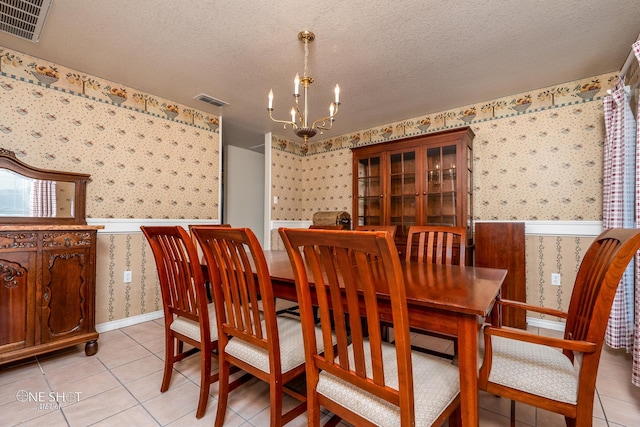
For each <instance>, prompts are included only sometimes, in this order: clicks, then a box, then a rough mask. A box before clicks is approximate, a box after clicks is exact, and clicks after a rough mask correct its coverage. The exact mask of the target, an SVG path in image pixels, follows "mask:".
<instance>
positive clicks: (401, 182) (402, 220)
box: [352, 127, 474, 252]
mask: <svg viewBox="0 0 640 427" xmlns="http://www.w3.org/2000/svg"><path fill="white" fill-rule="evenodd" d="M473 137H474V134H473V131H472V130H471V129H470V128H469V127H463V128H457V129H453V130H447V131H443V132H437V133H431V134H428V135H420V136H415V137H410V138H406V139H401V140H395V141H389V142H385V143H380V144H373V145H368V146H363V147H356V148H354V149H353V210H352V218H353V221H354V225H396V226H397V227H398V228H397V233H396V243H397V244H398V249H399V250H400V251H401V252H402V251H403V245H405V244H406V238H407V232H408V230H409V227H410V226H412V225H451V226H466V227H467V236H472V235H473V233H472V229H473ZM467 244H469V245H471V244H472V238H471V237H469V242H467Z"/></svg>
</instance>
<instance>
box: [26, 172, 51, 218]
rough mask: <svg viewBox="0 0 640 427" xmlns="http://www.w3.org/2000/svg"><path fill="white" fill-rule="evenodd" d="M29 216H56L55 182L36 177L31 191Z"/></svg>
mask: <svg viewBox="0 0 640 427" xmlns="http://www.w3.org/2000/svg"><path fill="white" fill-rule="evenodd" d="M29 206H30V208H31V216H33V217H40V218H52V217H55V216H56V213H57V212H56V210H57V206H56V182H55V181H43V180H40V179H36V180H34V181H33V186H32V191H31V202H30V204H29Z"/></svg>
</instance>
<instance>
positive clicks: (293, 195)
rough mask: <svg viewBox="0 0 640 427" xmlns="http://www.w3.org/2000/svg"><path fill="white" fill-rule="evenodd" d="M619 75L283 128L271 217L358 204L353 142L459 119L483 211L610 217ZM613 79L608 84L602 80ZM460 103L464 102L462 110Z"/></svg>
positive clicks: (478, 210) (482, 215)
mask: <svg viewBox="0 0 640 427" xmlns="http://www.w3.org/2000/svg"><path fill="white" fill-rule="evenodd" d="M613 77H615V74H607V75H602V76H596V77H593V78H588V79H584V80H580V81H575V82H570V83H566V84H562V85H559V86H556V87H552V88H544V89H540V90H538V91H532V92H531V93H527V94H518V95H514V96H511V97H505V98H500V99H496V100H491V101H487V102H485V103H480V104H476V105H468V106H464V107H461V108H460V109H457V110H455V111H447V112H441V113H436V114H432V115H429V116H424V117H418V118H413V119H410V120H405V121H402V122H397V123H391V124H388V125H383V126H380V127H377V128H372V129H367V130H365V131H360V132H355V133H353V134H349V135H342V136H338V137H335V138H332V139H326V140H320V141H316V142H313V143H311V144H310V145H309V147H308V148H307V149H306V150H305V147H302V146H301V145H300V144H299V143H298V142H295V141H289V140H286V139H285V138H283V137H281V136H274V137H273V141H272V172H273V176H272V192H273V196H278V198H279V200H278V204H272V206H271V208H272V218H271V219H272V220H310V219H311V216H312V215H313V213H314V212H316V211H319V210H346V211H348V212H351V150H350V148H351V147H352V146H361V145H369V144H372V143H377V142H382V141H386V140H393V139H401V138H404V137H407V136H414V135H419V134H428V133H431V132H436V131H440V130H444V129H451V128H455V127H459V126H466V125H468V126H470V127H471V128H472V129H473V131H474V133H475V135H476V136H475V139H474V217H475V219H484V220H492V219H496V220H500V219H502V220H578V221H579V220H601V219H602V208H601V200H602V194H601V183H602V149H603V141H604V124H603V118H602V116H603V114H602V100H601V97H602V96H603V95H604V93H605V91H606V89H608V88H609V87H610V86H611V81H612V79H613ZM601 82H604V83H601ZM458 110H459V111H458Z"/></svg>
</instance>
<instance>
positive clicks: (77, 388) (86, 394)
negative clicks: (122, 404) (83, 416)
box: [53, 371, 122, 407]
mask: <svg viewBox="0 0 640 427" xmlns="http://www.w3.org/2000/svg"><path fill="white" fill-rule="evenodd" d="M121 386H122V385H121V384H120V382H119V381H118V380H117V379H116V377H114V376H113V374H112V373H111V372H109V371H104V372H100V373H98V374H95V375H91V376H89V377H84V378H81V379H79V380H77V381H72V382H68V383H65V384H64V385H62V386H61V388H53V391H54V392H56V393H57V395H58V396H60V395H62V396H63V398H62V400H61V402H60V404H61V406H62V407H65V406H68V405H73V404H77V403H79V402H82V401H83V400H86V399H89V398H90V397H92V396H95V395H98V394H101V393H104V392H105V391H109V390H112V389H114V388H117V387H121ZM74 394H75V395H76V396H77V399H74ZM65 395H69V397H70V399H66V398H65V397H64V396H65Z"/></svg>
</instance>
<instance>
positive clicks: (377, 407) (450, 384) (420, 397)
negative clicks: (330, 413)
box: [317, 343, 460, 427]
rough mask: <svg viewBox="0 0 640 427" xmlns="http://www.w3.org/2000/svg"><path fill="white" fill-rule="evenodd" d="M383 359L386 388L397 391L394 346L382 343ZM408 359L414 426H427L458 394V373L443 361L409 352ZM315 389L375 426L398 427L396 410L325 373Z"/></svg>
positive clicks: (398, 409)
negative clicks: (409, 357)
mask: <svg viewBox="0 0 640 427" xmlns="http://www.w3.org/2000/svg"><path fill="white" fill-rule="evenodd" d="M365 354H366V357H367V358H368V359H369V360H370V358H371V353H370V351H369V348H368V347H365ZM382 358H383V361H384V376H385V380H386V382H387V385H388V386H389V387H392V388H395V389H396V390H397V389H398V370H397V362H396V350H395V347H394V346H393V345H391V344H385V343H383V347H382ZM411 358H412V367H413V389H414V396H415V398H414V399H415V401H414V407H415V413H416V425H418V426H428V425H431V424H433V422H434V421H435V420H436V419H437V418H438V416H439V415H440V414H441V413H442V411H443V410H444V409H445V408H446V407H447V406H449V404H450V403H451V402H452V401H453V400H454V399H455V398H456V396H458V394H459V393H460V374H459V371H458V369H457V368H456V367H455V366H453V365H452V364H451V362H450V361H448V360H445V359H440V358H437V357H434V356H429V355H427V354H423V353H417V352H412V354H411ZM367 373H368V375H371V372H370V363H368V364H367ZM317 390H318V393H320V394H322V395H323V396H326V397H328V398H329V399H331V400H333V401H335V402H338V403H339V404H340V405H342V406H344V407H345V408H347V409H349V410H351V411H352V412H355V413H356V414H358V415H360V416H361V417H363V418H365V419H367V420H369V421H371V422H372V423H374V424H376V425H379V426H389V427H396V426H399V425H400V408H399V407H397V406H395V405H393V404H391V403H388V402H386V401H384V400H382V399H380V398H378V397H376V396H373V395H372V394H370V393H368V392H365V391H363V390H362V389H360V388H358V387H356V386H354V385H353V384H351V383H349V382H346V381H344V380H341V379H339V378H337V377H335V376H334V375H331V374H328V373H327V372H326V371H322V372H320V378H319V381H318V388H317Z"/></svg>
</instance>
